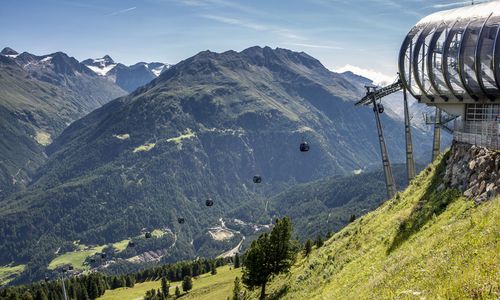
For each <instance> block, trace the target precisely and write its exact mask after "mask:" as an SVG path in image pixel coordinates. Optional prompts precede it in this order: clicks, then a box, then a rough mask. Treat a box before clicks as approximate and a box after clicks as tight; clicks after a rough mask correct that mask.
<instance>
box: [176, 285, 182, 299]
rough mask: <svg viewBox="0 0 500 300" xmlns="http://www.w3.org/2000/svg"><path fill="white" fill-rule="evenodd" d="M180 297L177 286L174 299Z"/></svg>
mask: <svg viewBox="0 0 500 300" xmlns="http://www.w3.org/2000/svg"><path fill="white" fill-rule="evenodd" d="M180 296H181V290H180V289H179V286H176V287H175V298H179V297H180Z"/></svg>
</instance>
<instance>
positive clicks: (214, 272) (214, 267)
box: [210, 262, 217, 275]
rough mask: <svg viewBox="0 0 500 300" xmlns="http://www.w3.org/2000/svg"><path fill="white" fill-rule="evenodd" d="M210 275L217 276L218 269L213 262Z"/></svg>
mask: <svg viewBox="0 0 500 300" xmlns="http://www.w3.org/2000/svg"><path fill="white" fill-rule="evenodd" d="M210 274H212V275H215V274H217V267H216V266H215V263H214V262H212V263H211V264H210Z"/></svg>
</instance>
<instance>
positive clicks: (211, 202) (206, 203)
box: [205, 199, 214, 207]
mask: <svg viewBox="0 0 500 300" xmlns="http://www.w3.org/2000/svg"><path fill="white" fill-rule="evenodd" d="M205 205H206V206H208V207H210V206H213V205H214V201H212V199H207V201H205Z"/></svg>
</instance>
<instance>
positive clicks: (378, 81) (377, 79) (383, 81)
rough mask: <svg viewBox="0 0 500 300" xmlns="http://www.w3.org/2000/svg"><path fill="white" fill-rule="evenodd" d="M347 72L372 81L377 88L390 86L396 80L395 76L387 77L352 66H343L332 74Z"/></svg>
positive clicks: (370, 70)
mask: <svg viewBox="0 0 500 300" xmlns="http://www.w3.org/2000/svg"><path fill="white" fill-rule="evenodd" d="M347 71H351V72H353V73H354V74H356V75H360V76H363V77H366V78H368V79H370V80H372V81H373V83H374V84H375V85H379V86H385V85H388V84H391V83H393V82H394V81H395V80H396V77H397V76H396V75H394V76H389V75H386V74H383V73H381V72H378V71H375V70H372V69H364V68H360V67H357V66H353V65H345V66H343V67H341V68H339V69H335V70H334V72H337V73H343V72H347Z"/></svg>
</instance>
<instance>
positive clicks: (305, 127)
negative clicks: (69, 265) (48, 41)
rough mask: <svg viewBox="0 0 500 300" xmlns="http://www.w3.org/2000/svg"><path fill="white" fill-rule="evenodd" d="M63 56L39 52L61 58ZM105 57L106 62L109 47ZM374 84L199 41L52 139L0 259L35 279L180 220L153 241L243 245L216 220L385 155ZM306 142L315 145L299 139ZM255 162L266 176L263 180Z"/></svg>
mask: <svg viewBox="0 0 500 300" xmlns="http://www.w3.org/2000/svg"><path fill="white" fill-rule="evenodd" d="M8 55H17V54H7V53H6V54H5V55H4V56H5V58H4V60H7V61H9V62H10V63H14V65H17V67H16V68H18V69H20V70H22V71H23V72H32V73H34V72H35V70H36V72H37V74H38V72H39V73H40V74H38V75H37V80H38V81H40V80H42V79H43V78H49V79H50V80H47V81H49V82H58V81H57V79H58V78H59V77H60V76H59V75H58V76H59V77H58V76H55V75H54V74H53V73H54V72H52V73H50V72H49V73H48V74H47V76H44V75H43V74H45V73H46V72H48V71H46V69H48V70H55V69H57V70H61V68H58V67H55V66H54V67H51V68H40V67H37V68H34V67H33V68H34V69H33V70H32V69H31V66H30V67H29V68H26V67H24V68H23V64H22V63H20V62H19V61H21V60H19V61H18V58H19V57H21V58H22V57H25V56H27V55H22V54H20V55H18V56H16V57H15V58H12V57H9V56H8ZM48 57H51V58H50V59H49V58H48ZM54 57H56V55H49V56H45V57H41V58H40V57H38V58H36V59H34V60H33V62H32V64H35V65H38V64H43V63H49V62H53V61H56V62H57V61H59V60H58V59H54ZM68 59H69V61H70V62H72V63H73V64H72V65H73V66H74V68H75V69H76V68H79V69H78V70H80V71H78V74H85V75H79V76H88V77H89V78H92V79H93V80H96V81H98V82H100V83H101V84H107V85H112V86H113V84H114V82H113V81H112V80H109V79H108V78H105V77H106V76H107V75H106V76H102V75H97V74H96V73H95V72H94V71H92V70H90V69H89V68H88V67H86V66H85V65H84V64H81V63H78V62H77V61H76V60H74V59H70V58H68ZM103 59H104V60H105V61H104V63H103V65H106V64H108V65H107V66H108V68H109V66H110V64H109V63H110V62H111V61H112V60H110V59H109V57H105V58H103ZM42 60H44V61H43V62H42ZM22 61H24V59H23V60H22ZM106 61H107V62H106ZM87 63H89V62H87ZM96 63H97V62H96ZM25 68H26V69H27V70H28V71H26V70H25ZM103 68H106V67H103ZM62 70H65V69H64V68H62ZM69 70H70V69H69V68H68V72H69ZM111 70H113V68H112V69H110V70H109V71H108V72H106V74H108V73H110V72H111ZM69 73H70V74H75V71H73V72H69ZM56 74H57V73H56ZM63 74H66V73H63ZM49 75H54V76H49ZM33 76H34V75H33ZM65 76H68V77H69V75H65ZM38 78H40V79H38ZM52 84H54V83H52ZM114 87H116V86H114ZM363 94H364V88H363V86H362V85H361V84H360V83H357V82H355V81H352V80H349V78H348V77H346V76H344V75H342V74H337V73H334V72H331V71H329V70H327V69H326V68H325V67H324V66H323V65H322V64H321V63H320V62H319V61H318V60H316V59H314V58H313V57H311V56H309V55H307V54H306V53H303V52H300V53H298V52H293V51H290V50H286V49H279V48H278V49H271V48H269V47H264V48H261V47H252V48H248V49H246V50H244V51H241V52H235V51H227V52H224V53H214V52H210V51H203V52H200V53H199V54H197V55H195V56H193V57H191V58H188V59H186V60H184V61H182V62H180V63H178V64H176V65H174V66H172V67H170V68H168V69H167V70H165V71H163V72H162V73H161V74H160V75H159V76H158V77H157V78H156V79H154V80H153V81H151V82H150V83H148V84H146V85H144V86H142V87H139V88H137V89H136V90H134V91H133V92H132V93H130V94H129V95H126V96H122V97H119V98H117V99H115V100H113V101H111V102H109V103H107V104H105V105H103V106H102V107H100V108H98V109H96V110H94V111H92V112H91V113H89V114H88V115H86V116H84V117H83V118H81V119H79V120H77V121H74V122H72V123H71V124H70V125H69V126H68V127H67V128H66V129H64V131H63V132H62V133H61V134H60V135H58V136H57V137H56V138H54V139H53V141H52V143H50V144H49V143H47V144H48V145H47V147H46V148H45V149H44V150H45V152H44V153H46V154H47V156H48V158H44V160H43V162H44V163H43V164H42V165H41V166H39V167H38V168H35V169H34V170H36V171H35V174H33V176H32V181H31V183H30V184H29V187H28V188H27V189H26V190H25V191H22V192H19V193H16V194H14V195H11V196H10V197H8V198H6V199H4V200H3V201H2V202H0V203H1V204H2V207H3V209H2V211H1V212H0V217H1V218H0V228H10V229H9V230H4V231H0V239H1V240H2V241H4V242H3V243H2V244H1V245H0V253H1V254H0V262H1V263H10V262H13V261H14V262H16V263H20V264H27V265H28V268H29V269H30V272H29V273H28V274H29V275H26V276H29V277H28V278H31V279H33V278H37V277H40V276H42V274H43V273H44V272H46V269H45V268H46V266H47V265H48V264H49V263H50V261H51V260H52V259H53V258H54V256H55V255H54V253H55V252H56V250H57V249H61V247H62V248H63V249H71V248H72V247H73V246H72V245H73V242H74V241H77V240H78V241H79V243H81V244H85V245H95V244H101V245H102V244H107V243H114V242H117V241H120V240H123V239H127V238H130V237H131V236H137V235H139V234H140V233H141V232H144V230H146V231H147V230H149V231H151V230H155V229H157V230H158V229H161V230H163V232H167V233H169V234H168V235H169V237H170V238H169V239H168V242H167V240H165V243H164V244H161V245H160V244H158V243H157V244H156V246H155V247H160V249H158V248H155V249H157V250H161V251H163V252H162V253H164V254H162V256H163V258H164V259H166V260H167V261H174V260H178V259H181V258H188V257H194V256H197V255H201V256H204V255H213V252H211V251H213V249H229V248H231V247H234V246H236V245H235V244H234V243H237V242H238V241H237V240H234V239H231V240H229V241H226V240H225V239H224V238H222V240H221V239H214V238H211V235H210V234H209V233H210V232H211V231H210V228H214V226H219V225H218V224H220V223H221V220H224V219H226V220H227V219H233V218H237V219H239V220H241V221H242V222H244V223H245V224H254V225H252V226H264V225H266V224H268V223H269V222H270V220H271V218H272V217H273V214H274V212H273V213H271V212H270V211H269V210H268V208H267V204H266V203H267V200H266V199H267V198H268V197H270V196H272V195H275V194H277V193H279V192H281V191H284V190H285V189H287V188H288V187H291V186H293V185H295V184H297V183H305V182H309V181H312V180H317V179H321V178H325V177H327V176H335V175H338V176H342V175H348V174H352V173H353V172H356V173H359V172H362V171H363V170H369V169H372V168H376V167H377V166H379V165H380V162H379V161H380V159H379V150H378V149H379V146H378V138H377V135H376V132H375V127H374V120H373V112H372V111H371V108H368V107H364V108H358V107H354V103H355V101H356V100H358V99H359V98H360V97H361V96H362V95H363ZM382 121H383V123H384V126H385V130H386V137H387V140H388V145H389V150H390V154H391V157H392V158H393V161H395V162H396V161H404V153H405V147H404V134H403V126H402V123H401V121H400V120H397V119H394V118H392V117H390V116H389V114H383V115H382ZM430 140H431V136H430V135H429V133H428V132H426V131H423V130H421V129H418V128H415V129H414V141H415V151H416V152H427V151H429V150H430ZM303 141H307V142H308V143H309V144H310V145H311V150H310V151H309V152H308V153H301V152H300V151H299V144H300V143H301V142H303ZM256 174H260V175H261V176H262V178H263V182H262V183H261V184H254V183H253V182H252V177H253V176H254V175H256ZM207 199H211V200H212V201H214V203H215V205H214V207H207V206H205V200H207ZM276 213H279V212H276ZM180 217H181V218H184V219H185V220H186V221H185V222H186V225H183V224H179V223H178V222H177V220H178V218H180ZM222 222H223V221H222ZM34 224H36V226H35V225H34ZM222 224H223V223H222ZM259 224H260V225H259ZM220 227H223V226H220ZM304 232H307V230H304ZM173 237H175V239H173ZM172 240H174V241H175V242H174V244H172ZM166 249H169V250H166ZM151 250H154V249H151ZM26 278H27V277H25V279H26Z"/></svg>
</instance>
